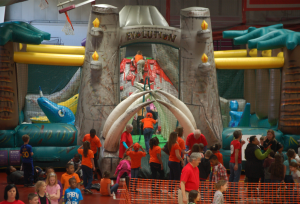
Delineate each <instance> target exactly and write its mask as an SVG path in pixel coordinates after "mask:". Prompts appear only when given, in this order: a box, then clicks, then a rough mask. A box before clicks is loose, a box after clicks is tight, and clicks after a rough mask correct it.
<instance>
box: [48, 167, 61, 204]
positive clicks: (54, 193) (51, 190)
mask: <svg viewBox="0 0 300 204" xmlns="http://www.w3.org/2000/svg"><path fill="white" fill-rule="evenodd" d="M46 185H47V186H46V192H47V193H48V194H49V197H50V200H51V204H58V200H59V198H60V186H59V185H58V183H57V176H56V174H55V173H50V174H48V176H47V179H46Z"/></svg>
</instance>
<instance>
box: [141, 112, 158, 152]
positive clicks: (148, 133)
mask: <svg viewBox="0 0 300 204" xmlns="http://www.w3.org/2000/svg"><path fill="white" fill-rule="evenodd" d="M141 123H143V124H144V138H145V145H146V151H147V154H148V153H149V141H150V139H151V138H152V135H153V125H154V124H156V123H157V120H154V119H153V115H152V113H147V115H146V118H144V119H142V120H141Z"/></svg>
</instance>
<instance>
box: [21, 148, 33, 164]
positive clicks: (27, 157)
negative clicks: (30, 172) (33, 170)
mask: <svg viewBox="0 0 300 204" xmlns="http://www.w3.org/2000/svg"><path fill="white" fill-rule="evenodd" d="M31 152H32V147H31V146H30V145H29V144H26V145H22V146H21V149H20V154H22V158H23V159H22V161H23V163H31V162H32V156H31Z"/></svg>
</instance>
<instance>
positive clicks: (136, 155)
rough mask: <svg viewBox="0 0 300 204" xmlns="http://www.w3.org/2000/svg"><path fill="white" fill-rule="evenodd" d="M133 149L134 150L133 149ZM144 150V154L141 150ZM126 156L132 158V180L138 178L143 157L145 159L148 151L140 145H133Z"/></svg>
mask: <svg viewBox="0 0 300 204" xmlns="http://www.w3.org/2000/svg"><path fill="white" fill-rule="evenodd" d="M132 147H133V150H134V151H132V150H131V149H132ZM140 148H141V149H142V152H141V151H139V149H140ZM126 154H127V155H128V156H129V157H130V158H131V178H138V175H139V171H140V167H141V161H142V157H145V156H146V155H147V154H146V151H145V150H144V149H143V147H141V145H139V144H138V143H135V144H132V145H131V146H130V147H128V149H127V150H126Z"/></svg>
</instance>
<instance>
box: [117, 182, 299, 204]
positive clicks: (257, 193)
mask: <svg viewBox="0 0 300 204" xmlns="http://www.w3.org/2000/svg"><path fill="white" fill-rule="evenodd" d="M125 186H126V185H125ZM178 189H179V181H170V180H151V179H131V180H130V183H129V188H127V187H125V189H123V190H122V191H120V203H121V204H131V203H136V204H138V203H163V204H168V203H172V204H174V203H178ZM199 191H200V194H201V199H200V202H198V203H207V204H211V203H212V202H213V197H214V193H215V191H216V190H215V189H214V183H212V182H200V185H199ZM299 194H300V184H290V183H244V182H238V183H228V189H227V191H226V192H224V193H223V195H224V199H225V203H261V204H267V203H293V204H297V203H300V196H299Z"/></svg>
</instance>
